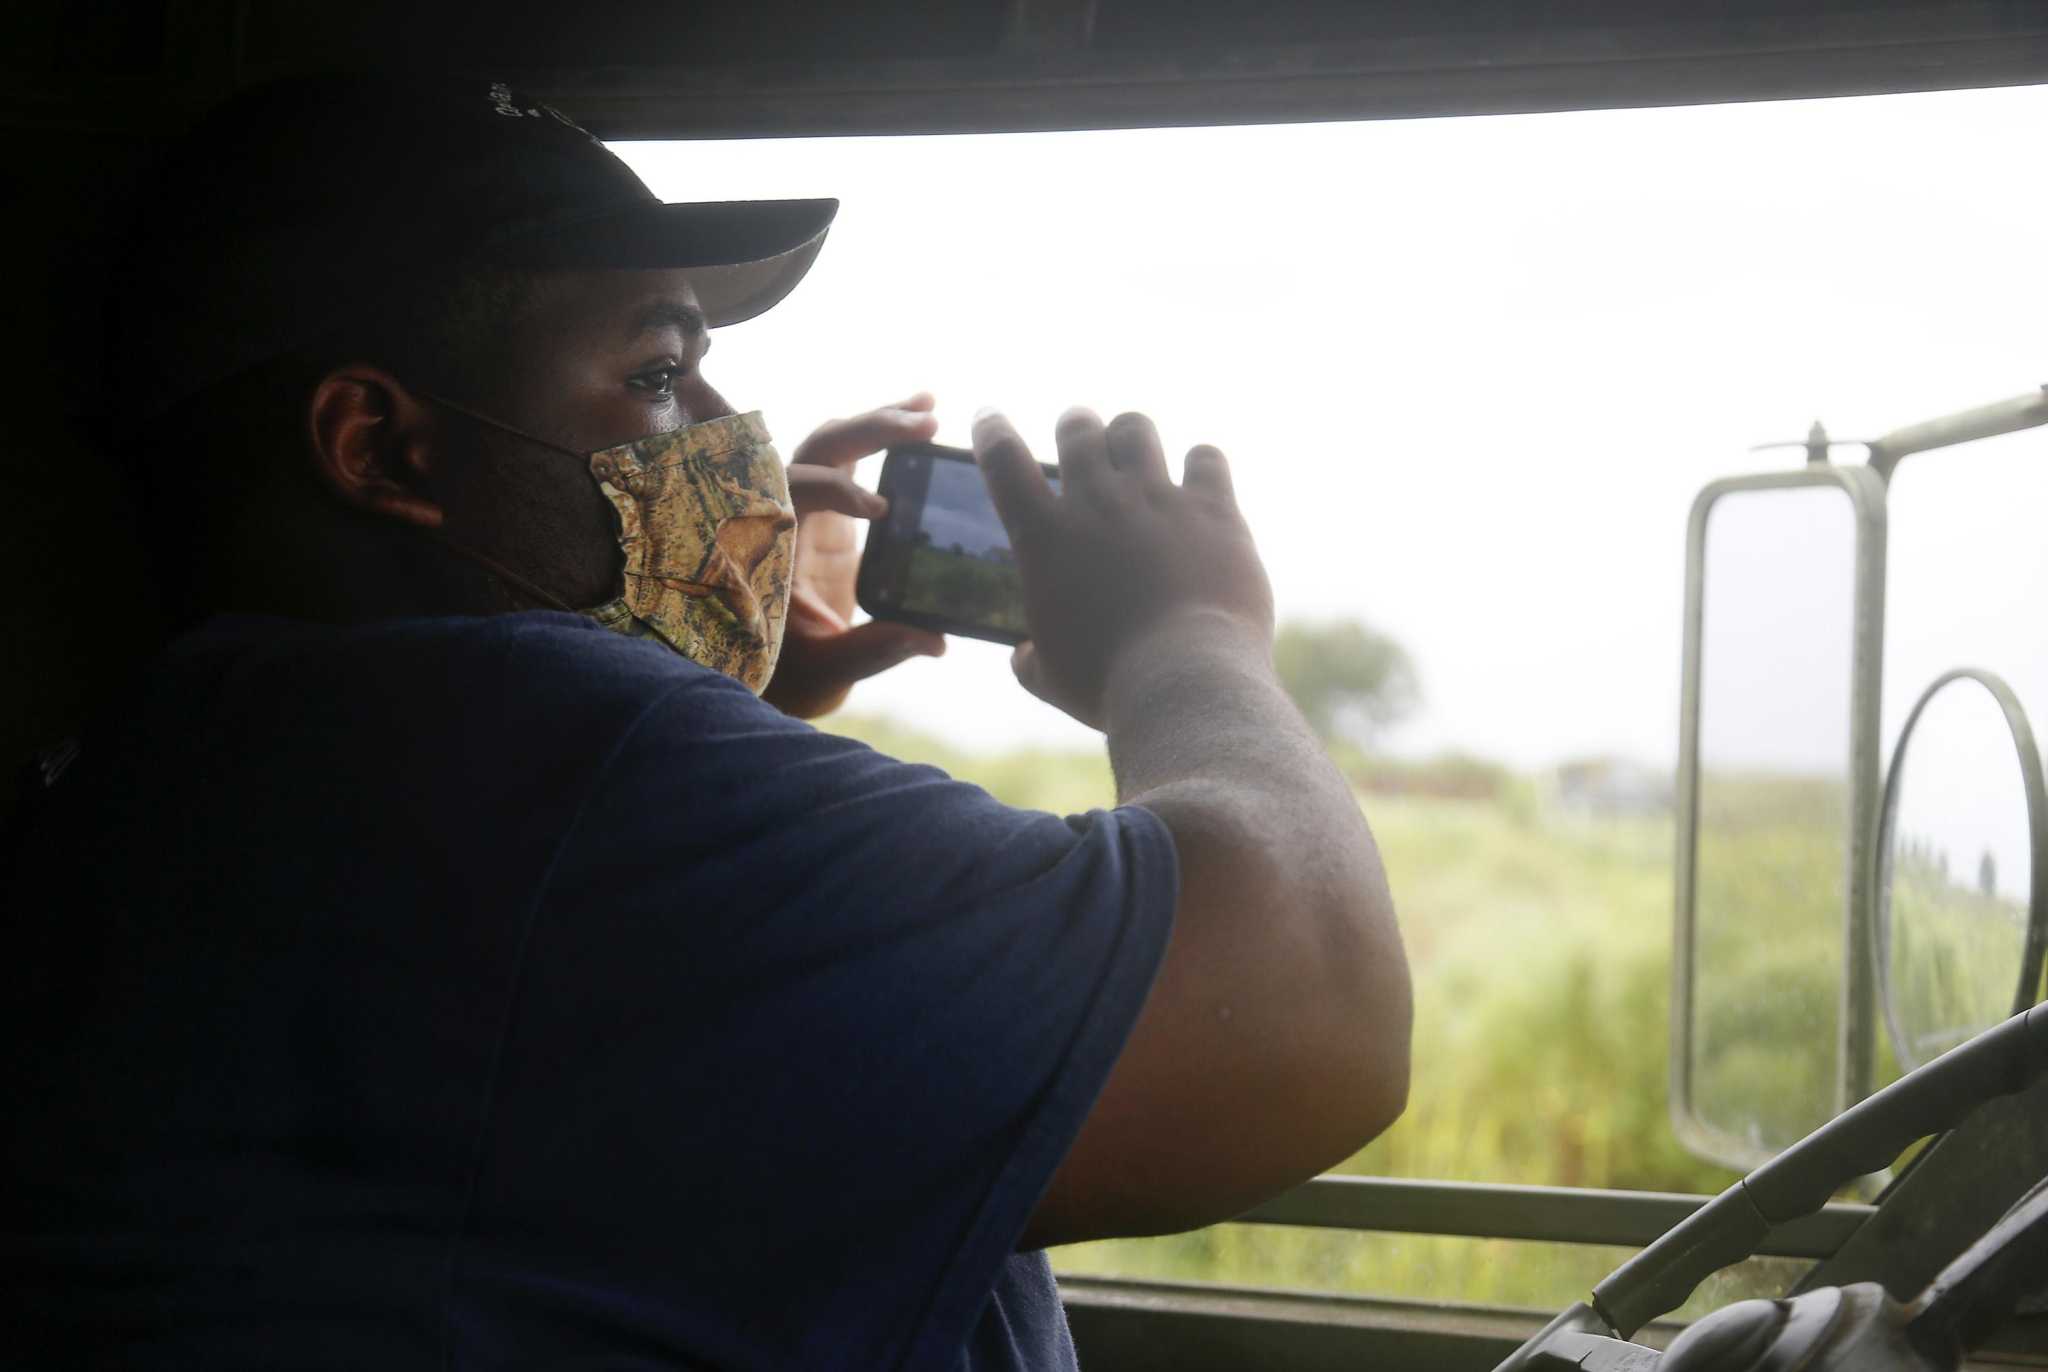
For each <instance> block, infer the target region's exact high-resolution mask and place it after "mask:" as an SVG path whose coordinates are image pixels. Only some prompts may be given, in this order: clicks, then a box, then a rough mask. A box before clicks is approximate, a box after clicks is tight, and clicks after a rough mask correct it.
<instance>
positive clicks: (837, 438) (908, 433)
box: [790, 395, 939, 467]
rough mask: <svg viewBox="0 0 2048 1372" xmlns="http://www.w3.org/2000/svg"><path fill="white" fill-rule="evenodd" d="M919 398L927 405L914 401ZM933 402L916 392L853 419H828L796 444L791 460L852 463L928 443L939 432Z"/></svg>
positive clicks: (835, 464)
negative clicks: (907, 445)
mask: <svg viewBox="0 0 2048 1372" xmlns="http://www.w3.org/2000/svg"><path fill="white" fill-rule="evenodd" d="M919 400H922V401H924V402H925V404H923V405H922V406H919V405H916V404H914V403H912V402H915V401H919ZM931 405H932V399H931V397H930V396H929V395H917V396H912V397H911V399H910V401H906V402H905V403H904V404H903V405H901V406H895V405H891V406H886V407H884V408H882V409H879V410H869V411H868V412H867V413H866V414H857V415H855V416H854V417H853V418H851V419H834V420H829V421H827V422H826V423H823V424H820V425H819V426H818V428H817V430H816V432H814V433H812V434H811V436H810V437H809V438H806V439H805V440H804V441H803V442H801V443H799V444H797V448H796V453H795V454H794V455H793V456H792V457H791V458H790V462H791V464H792V465H795V464H797V463H806V464H810V463H816V464H820V465H823V466H831V467H838V466H849V465H851V464H853V463H855V462H858V461H859V460H860V459H862V458H864V457H868V456H870V455H872V454H874V453H878V452H880V451H882V449H884V448H890V447H894V446H896V445H897V444H899V443H928V442H930V441H931V438H932V435H934V434H936V433H937V432H938V431H939V421H938V417H937V416H936V415H934V414H933V413H932V411H931Z"/></svg>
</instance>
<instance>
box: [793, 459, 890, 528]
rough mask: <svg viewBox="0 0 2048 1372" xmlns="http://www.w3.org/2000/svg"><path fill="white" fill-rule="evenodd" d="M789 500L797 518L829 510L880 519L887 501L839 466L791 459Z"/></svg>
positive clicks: (858, 517) (884, 511) (855, 516)
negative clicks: (823, 465)
mask: <svg viewBox="0 0 2048 1372" xmlns="http://www.w3.org/2000/svg"><path fill="white" fill-rule="evenodd" d="M789 503H790V504H791V505H793V506H795V507H796V513H797V518H799V519H801V518H803V517H804V516H805V515H812V514H817V513H818V512H820V511H822V510H831V511H834V512H836V513H838V514H843V515H852V516H853V517H854V518H855V519H880V518H881V517H882V516H883V515H885V514H887V513H888V512H889V502H888V501H886V500H884V499H883V498H882V497H881V496H878V495H876V494H875V493H874V492H873V491H871V490H869V489H868V488H867V487H865V486H863V485H861V484H860V483H859V482H858V481H855V480H854V479H853V476H852V475H851V474H850V473H848V472H847V471H845V470H843V469H842V468H838V467H820V466H812V465H809V464H804V465H798V464H796V463H791V464H790V468H789Z"/></svg>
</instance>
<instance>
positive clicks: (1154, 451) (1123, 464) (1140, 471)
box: [1105, 413, 1173, 490]
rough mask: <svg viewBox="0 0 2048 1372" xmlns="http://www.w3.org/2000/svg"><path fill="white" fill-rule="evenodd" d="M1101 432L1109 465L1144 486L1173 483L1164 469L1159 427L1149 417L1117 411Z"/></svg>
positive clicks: (1164, 451) (1163, 487)
mask: <svg viewBox="0 0 2048 1372" xmlns="http://www.w3.org/2000/svg"><path fill="white" fill-rule="evenodd" d="M1105 433H1106V437H1107V439H1108V443H1109V465H1110V466H1112V467H1114V468H1116V469H1117V470H1118V471H1120V472H1125V473H1128V474H1129V475H1131V476H1134V477H1136V478H1137V479H1138V480H1139V481H1140V482H1142V483H1144V484H1145V485H1147V486H1155V487H1158V488H1160V489H1162V490H1163V489H1165V488H1166V487H1168V486H1171V485H1172V484H1173V477H1172V475H1171V474H1170V473H1169V472H1168V471H1167V470H1166V450H1165V449H1164V448H1162V447H1160V446H1159V430H1158V429H1156V428H1154V427H1153V426H1152V421H1151V420H1149V419H1147V418H1146V417H1145V416H1144V415H1141V414H1129V413H1126V414H1120V415H1118V416H1117V417H1116V418H1115V419H1112V420H1110V421H1109V428H1108V429H1107V430H1106V431H1105Z"/></svg>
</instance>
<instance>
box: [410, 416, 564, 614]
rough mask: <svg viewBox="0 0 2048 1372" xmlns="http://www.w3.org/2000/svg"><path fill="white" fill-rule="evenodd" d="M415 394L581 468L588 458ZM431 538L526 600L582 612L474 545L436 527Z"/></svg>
mask: <svg viewBox="0 0 2048 1372" xmlns="http://www.w3.org/2000/svg"><path fill="white" fill-rule="evenodd" d="M418 394H420V395H422V396H425V397H426V398H427V399H428V400H431V401H433V402H434V403H435V404H436V405H439V406H441V407H442V408H444V409H448V410H453V411H454V412H455V413H457V414H459V415H461V416H463V417H464V418H465V419H471V420H474V421H475V422H477V423H479V424H482V425H484V426H485V427H487V428H492V429H496V430H498V431H499V432H500V433H508V434H511V435H512V436H513V437H514V438H523V439H525V440H526V441H527V442H528V443H537V444H539V445H540V446H541V447H543V448H552V449H554V450H555V451H556V452H558V453H561V454H563V455H564V456H566V457H569V458H571V459H573V460H574V461H575V462H577V463H578V464H579V465H583V466H585V467H587V466H588V459H586V458H584V457H583V456H582V455H581V454H579V453H577V452H576V451H575V450H574V449H571V448H565V447H563V446H562V445H561V444H559V443H550V442H548V441H547V440H546V439H545V438H540V437H537V436H536V435H534V434H530V433H527V432H526V431H525V430H523V429H515V428H513V427H512V426H511V425H510V424H507V423H505V422H503V421H502V420H497V419H493V418H491V417H490V416H489V415H487V414H482V413H479V412H478V411H476V410H472V409H471V408H469V406H467V405H458V404H457V403H456V402H454V401H453V400H450V399H448V397H446V396H444V395H440V394H437V393H436V392H434V391H427V390H422V391H419V392H418ZM432 537H433V539H434V541H435V542H436V543H438V544H440V545H441V546H442V547H443V548H446V549H447V550H448V551H449V552H451V553H454V554H455V555H456V556H458V557H461V558H464V559H466V560H467V561H470V562H473V563H475V564H476V565H477V566H479V567H481V568H483V569H484V570H485V571H486V572H489V573H490V574H491V575H492V576H494V577H497V578H498V579H499V580H500V581H502V582H504V583H505V584H506V585H508V586H510V587H512V589H514V590H515V591H520V592H523V593H524V594H525V595H526V596H527V597H528V598H529V599H531V600H536V601H539V602H540V603H541V604H543V605H546V606H549V607H551V608H553V609H557V610H561V611H564V612H565V613H568V614H572V615H573V614H581V613H582V611H580V610H578V609H577V608H576V607H575V606H573V605H571V604H570V603H569V602H568V601H566V600H564V599H562V598H561V597H560V596H558V595H556V594H555V593H554V592H553V591H550V590H548V589H547V588H546V587H544V586H541V585H540V584H539V583H537V582H535V581H533V580H532V579H530V578H528V577H525V576H522V575H520V574H519V573H518V572H515V571H513V570H512V569H511V568H510V567H507V566H506V565H505V564H504V563H502V562H500V561H498V559H496V558H494V557H491V556H490V555H489V554H486V553H482V552H479V551H477V550H476V549H475V548H472V547H470V546H469V545H468V544H467V543H460V542H457V541H456V540H455V539H452V538H450V537H448V536H447V535H446V534H444V533H442V532H440V531H439V530H438V529H436V530H433V531H432Z"/></svg>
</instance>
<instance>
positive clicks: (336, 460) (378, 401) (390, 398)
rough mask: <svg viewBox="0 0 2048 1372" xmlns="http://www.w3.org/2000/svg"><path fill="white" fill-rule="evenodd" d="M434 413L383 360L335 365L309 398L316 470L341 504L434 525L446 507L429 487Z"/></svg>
mask: <svg viewBox="0 0 2048 1372" xmlns="http://www.w3.org/2000/svg"><path fill="white" fill-rule="evenodd" d="M435 418H436V416H435V415H434V412H433V411H432V410H431V409H430V408H429V407H428V406H427V405H426V403H425V402H423V401H422V400H420V399H419V397H418V396H416V395H414V394H413V393H412V392H411V391H409V390H407V389H406V388H405V386H404V384H403V383H401V382H400V381H399V380H398V379H397V378H396V377H394V376H392V375H391V373H389V372H387V371H385V370H383V369H382V368H381V367H373V366H370V365H368V364H364V363H351V364H350V365H348V366H345V367H336V368H335V369H334V370H332V371H330V372H328V373H327V375H325V376H323V377H321V378H320V381H319V384H317V385H316V386H314V387H313V395H312V399H311V400H310V401H308V402H307V406H306V422H307V438H308V440H309V443H310V448H311V455H312V459H313V471H314V474H315V475H316V476H318V477H319V479H320V482H321V484H322V485H323V486H325V487H326V488H327V489H328V491H329V492H330V493H332V494H333V495H335V496H338V497H340V499H341V501H342V502H343V503H344V504H347V505H351V506H354V507H355V508H356V509H359V510H363V511H365V512H367V513H369V514H377V515H383V516H385V517H386V518H389V519H396V520H399V521H401V522H403V523H407V524H416V525H418V526H419V527H421V528H423V529H438V528H440V527H441V524H442V522H443V520H444V519H445V518H446V512H445V511H444V510H443V509H442V508H441V506H440V505H438V504H437V503H435V502H434V501H433V500H432V499H431V498H429V496H428V495H427V489H428V479H429V478H430V477H431V476H432V475H433V472H434V466H435V461H436V459H437V457H438V456H439V453H440V450H439V447H438V444H439V429H438V427H437V425H436V424H435Z"/></svg>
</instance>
